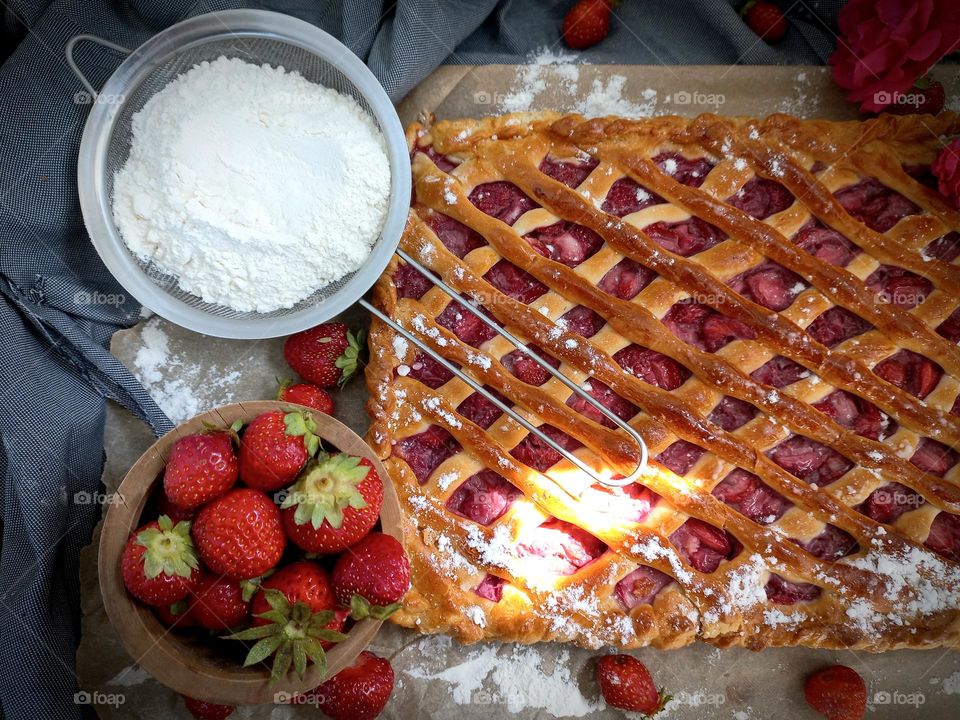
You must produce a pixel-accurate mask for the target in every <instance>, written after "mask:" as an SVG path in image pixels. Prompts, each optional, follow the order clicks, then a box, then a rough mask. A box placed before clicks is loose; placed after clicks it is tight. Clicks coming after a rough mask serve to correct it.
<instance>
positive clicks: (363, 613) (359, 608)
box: [350, 594, 402, 620]
mask: <svg viewBox="0 0 960 720" xmlns="http://www.w3.org/2000/svg"><path fill="white" fill-rule="evenodd" d="M401 607H402V605H401V604H400V603H393V604H391V605H371V604H370V601H369V600H367V599H366V598H365V597H363V595H357V594H354V596H353V597H352V598H350V617H352V618H353V619H354V620H366V619H367V618H372V619H373V620H386V619H387V618H388V617H390V616H391V615H393V614H394V613H395V612H396V611H397V610H399V609H400V608H401Z"/></svg>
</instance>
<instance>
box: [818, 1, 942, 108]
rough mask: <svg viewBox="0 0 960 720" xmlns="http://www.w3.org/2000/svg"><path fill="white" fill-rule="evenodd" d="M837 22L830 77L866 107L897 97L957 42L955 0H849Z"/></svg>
mask: <svg viewBox="0 0 960 720" xmlns="http://www.w3.org/2000/svg"><path fill="white" fill-rule="evenodd" d="M838 21H839V24H840V32H841V38H840V39H839V41H838V43H837V49H836V50H834V52H833V55H831V56H830V65H832V66H833V79H834V81H835V82H836V83H837V85H839V86H840V87H842V88H843V89H844V90H848V91H849V92H848V93H847V99H848V100H850V101H851V102H858V103H860V110H862V111H864V112H867V111H872V112H879V111H880V110H882V109H883V108H884V107H886V106H887V105H890V104H891V103H893V102H895V101H896V94H897V93H905V92H907V91H908V90H909V89H910V88H911V87H913V84H914V82H916V80H917V78H918V77H920V76H921V75H923V74H924V73H926V72H927V71H928V70H929V69H930V68H931V67H933V65H934V64H935V63H936V62H937V61H938V60H939V59H940V58H942V57H943V56H944V55H948V54H950V53H951V52H953V51H954V50H956V49H957V48H958V47H960V3H958V2H957V0H850V2H849V3H847V5H846V6H845V7H844V8H843V10H841V11H840V16H839V18H838Z"/></svg>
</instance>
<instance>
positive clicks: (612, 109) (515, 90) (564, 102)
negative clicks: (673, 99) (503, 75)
mask: <svg viewBox="0 0 960 720" xmlns="http://www.w3.org/2000/svg"><path fill="white" fill-rule="evenodd" d="M578 61H579V59H578V57H577V56H576V55H572V54H570V53H566V52H562V51H560V52H558V51H554V50H552V49H550V48H541V49H540V50H538V51H536V52H534V53H532V54H531V55H530V56H529V57H528V58H527V64H525V65H523V66H522V67H521V68H520V70H519V71H518V73H517V78H516V80H515V81H514V83H513V85H512V86H511V88H510V91H509V92H508V93H507V94H506V95H504V96H503V97H502V98H501V99H500V103H499V109H500V110H501V111H502V112H530V111H531V110H538V109H545V108H546V107H548V106H549V107H550V108H551V109H554V110H558V111H561V112H571V111H576V112H578V113H581V114H582V115H586V116H587V117H603V116H606V115H619V116H621V117H628V118H642V117H650V116H652V115H653V114H654V111H655V109H656V105H657V91H656V90H653V89H650V88H647V89H645V90H642V91H640V92H639V93H635V92H634V93H630V92H626V89H625V86H626V83H627V78H626V77H625V76H623V75H610V76H608V77H607V78H606V80H603V79H600V78H596V79H594V80H593V82H592V83H591V85H590V89H589V92H587V93H586V95H585V96H583V97H582V98H580V99H579V100H578V99H576V98H577V94H578V90H579V84H580V80H581V78H580V65H579V64H578ZM548 88H550V89H552V90H554V92H550V93H549V98H548V97H547V96H546V95H547V92H546V91H547V90H548ZM483 95H484V96H485V94H483ZM541 96H543V97H542V99H541ZM538 101H540V102H538Z"/></svg>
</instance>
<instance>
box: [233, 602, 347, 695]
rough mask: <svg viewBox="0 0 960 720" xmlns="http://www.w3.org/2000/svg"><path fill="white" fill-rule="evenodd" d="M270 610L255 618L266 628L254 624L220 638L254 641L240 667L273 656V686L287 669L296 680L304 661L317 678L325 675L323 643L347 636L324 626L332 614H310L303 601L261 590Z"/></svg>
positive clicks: (325, 662)
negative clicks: (315, 670) (313, 667)
mask: <svg viewBox="0 0 960 720" xmlns="http://www.w3.org/2000/svg"><path fill="white" fill-rule="evenodd" d="M264 597H265V598H266V600H267V603H268V604H269V605H270V610H268V611H267V612H265V613H260V614H259V615H257V617H258V618H262V619H263V620H267V621H268V622H267V624H266V625H256V626H254V627H251V628H247V629H246V630H241V631H240V632H236V633H233V634H231V635H226V636H224V638H225V639H227V640H244V641H248V640H256V641H257V642H256V643H254V645H253V647H251V648H250V650H249V651H248V652H247V657H246V658H245V659H244V661H243V666H244V667H249V666H250V665H256V664H257V663H260V662H263V661H265V660H266V659H267V658H269V657H270V656H271V655H272V656H273V665H272V666H271V670H270V682H271V684H272V683H275V682H277V681H279V680H281V679H282V678H284V677H285V676H286V675H287V673H289V672H290V668H291V666H292V667H293V669H294V671H295V672H296V673H297V676H298V677H301V678H302V677H303V676H304V674H305V673H306V671H307V662H308V660H309V661H310V662H313V664H314V665H316V666H317V667H318V668H319V669H320V674H321V676H325V675H326V673H327V656H326V653H325V652H324V651H323V647H322V645H321V643H323V642H342V641H343V640H346V638H347V636H346V635H344V634H343V633H341V632H338V631H336V630H331V629H329V628H328V627H327V626H328V625H329V624H330V623H331V622H333V620H334V618H335V615H334V613H333V612H331V611H329V610H322V611H320V612H316V613H314V612H311V610H310V606H309V605H307V604H306V603H303V602H298V603H296V604H294V605H291V604H290V601H289V600H287V597H286V595H284V594H283V593H282V592H281V591H279V590H276V589H273V588H271V589H268V590H264Z"/></svg>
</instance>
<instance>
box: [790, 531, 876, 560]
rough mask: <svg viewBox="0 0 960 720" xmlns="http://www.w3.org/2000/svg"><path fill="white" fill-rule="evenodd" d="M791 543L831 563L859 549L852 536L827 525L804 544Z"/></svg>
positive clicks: (797, 541) (799, 542)
mask: <svg viewBox="0 0 960 720" xmlns="http://www.w3.org/2000/svg"><path fill="white" fill-rule="evenodd" d="M791 542H793V543H796V544H797V545H799V546H800V547H802V548H803V549H804V550H806V551H807V552H808V553H810V554H811V555H815V556H816V557H818V558H820V559H821V560H829V561H831V562H832V561H833V560H839V559H840V558H842V557H846V556H847V555H851V554H853V553H855V552H857V550H859V549H860V546H859V545H858V544H857V541H856V539H855V538H854V537H853V535H851V534H850V533H848V532H846V531H845V530H841V529H840V528H838V527H837V526H836V525H827V526H826V527H825V528H824V529H823V532H821V533H820V534H819V535H817V536H816V537H814V538H811V539H810V540H807V541H805V542H801V541H799V540H791Z"/></svg>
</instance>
